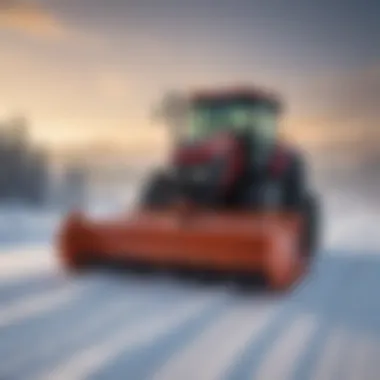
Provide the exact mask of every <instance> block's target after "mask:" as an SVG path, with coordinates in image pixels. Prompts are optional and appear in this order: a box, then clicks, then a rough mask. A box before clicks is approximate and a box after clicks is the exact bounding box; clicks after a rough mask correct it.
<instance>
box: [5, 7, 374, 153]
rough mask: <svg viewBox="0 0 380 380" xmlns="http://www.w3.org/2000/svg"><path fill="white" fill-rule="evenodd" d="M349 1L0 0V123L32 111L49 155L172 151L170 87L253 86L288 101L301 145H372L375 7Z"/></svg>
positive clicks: (287, 124) (35, 133)
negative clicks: (160, 109)
mask: <svg viewBox="0 0 380 380" xmlns="http://www.w3.org/2000/svg"><path fill="white" fill-rule="evenodd" d="M342 4H343V3H342V2H341V1H340V0H334V1H327V0H323V1H320V2H318V4H304V3H302V4H301V3H300V2H299V1H298V0H290V1H289V2H288V4H287V5H286V6H284V5H283V4H282V3H280V2H278V1H277V0H270V1H268V2H266V3H265V4H263V3H261V2H259V1H258V0H255V1H252V3H251V4H247V3H246V2H245V1H244V0H237V1H236V2H235V3H234V4H232V3H230V2H227V1H225V0H221V1H220V2H218V6H215V5H213V3H212V2H211V1H209V0H206V1H203V2H201V1H198V0H196V1H194V2H193V3H192V4H191V5H189V4H188V3H186V2H183V1H179V2H177V3H175V4H174V3H173V2H170V1H168V0H155V1H148V0H145V1H143V2H141V3H140V2H139V3H138V4H132V3H129V2H124V1H122V0H109V1H107V2H104V1H101V0H96V1H93V0H91V2H90V0H76V1H73V0H67V1H65V2H60V1H58V0H39V1H38V0H35V1H28V0H7V1H4V0H3V1H0V47H1V48H0V83H1V86H0V99H1V106H0V116H3V115H11V114H14V113H17V114H23V115H26V117H27V118H28V120H30V121H31V134H32V137H33V139H34V140H35V141H37V142H39V143H41V144H43V145H44V146H47V147H48V148H49V149H50V150H53V151H54V150H56V151H60V150H64V149H65V148H67V149H68V148H69V147H73V146H77V147H80V146H83V147H84V146H86V145H87V146H89V145H93V146H96V145H101V143H102V142H104V144H105V145H110V146H112V145H114V149H115V150H119V151H122V150H123V149H124V147H125V149H127V150H128V149H129V150H132V149H133V148H136V147H137V148H139V147H140V148H139V149H140V150H141V152H146V151H148V152H149V150H151V151H155V150H160V149H165V148H166V147H167V141H166V136H165V134H166V132H165V131H164V130H163V128H160V127H159V126H157V125H155V124H156V123H155V122H153V121H152V120H151V119H150V113H151V112H150V111H151V109H152V107H154V106H155V104H156V103H157V101H158V100H159V99H160V97H161V96H162V95H163V94H164V93H165V92H167V91H170V90H172V89H174V90H178V91H184V92H187V91H189V90H190V89H193V88H210V87H216V88H217V87H218V86H224V85H226V84H231V85H234V84H244V83H252V84H254V85H257V86H259V87H264V88H268V89H270V90H273V91H274V92H275V93H278V94H279V96H280V97H281V98H282V99H283V100H284V103H285V106H286V109H285V114H284V118H283V130H284V132H285V134H286V135H287V136H289V137H290V138H291V139H292V140H294V141H296V142H297V143H300V144H302V145H303V146H305V147H306V149H314V147H323V145H329V144H332V145H339V144H341V145H342V149H354V148H355V146H356V141H357V140H362V141H364V142H367V143H368V149H371V150H373V149H374V148H373V142H374V141H380V131H379V129H378V127H377V126H378V124H379V121H380V110H379V108H378V105H377V103H378V99H379V98H380V47H379V46H377V45H376V41H377V40H378V37H380V26H379V24H378V22H377V20H378V17H377V15H380V6H379V5H378V4H374V3H373V4H372V3H365V4H364V3H361V2H360V3H359V0H350V1H346V2H344V5H343V6H344V12H343V8H342ZM358 9H360V12H358V11H357V10H358ZM194 25H196V26H197V27H196V28H194ZM320 25H323V26H324V28H322V29H323V30H322V29H321V28H320V27H319V26H320ZM119 146H120V148H118V147H119ZM70 149H71V148H70ZM137 150H138V149H137ZM142 154H144V153H142Z"/></svg>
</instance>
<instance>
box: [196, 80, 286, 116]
mask: <svg viewBox="0 0 380 380" xmlns="http://www.w3.org/2000/svg"><path fill="white" fill-rule="evenodd" d="M190 102H191V103H193V104H202V103H204V104H213V103H218V104H219V103H230V102H239V103H240V102H242V103H247V104H254V103H264V104H267V105H269V106H270V107H273V108H275V109H276V110H277V111H280V109H281V108H282V104H281V101H280V99H279V98H278V97H277V96H276V95H275V94H274V93H271V92H269V91H266V90H264V89H260V88H257V87H253V86H250V87H226V88H222V89H210V90H198V91H194V92H193V93H192V95H190Z"/></svg>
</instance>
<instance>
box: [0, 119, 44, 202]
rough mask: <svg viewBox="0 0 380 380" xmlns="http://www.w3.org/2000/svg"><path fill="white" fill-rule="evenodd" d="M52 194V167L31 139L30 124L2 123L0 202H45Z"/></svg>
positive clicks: (15, 121) (22, 120) (23, 121)
mask: <svg viewBox="0 0 380 380" xmlns="http://www.w3.org/2000/svg"><path fill="white" fill-rule="evenodd" d="M48 191H49V163H48V157H47V154H46V153H45V152H44V150H43V149H42V148H39V147H36V146H34V145H33V144H32V143H31V142H30V140H29V138H28V125H27V121H26V120H25V119H23V118H14V119H11V120H6V121H2V122H0V202H4V201H22V202H27V203H33V204H39V203H43V202H45V200H46V198H47V194H48Z"/></svg>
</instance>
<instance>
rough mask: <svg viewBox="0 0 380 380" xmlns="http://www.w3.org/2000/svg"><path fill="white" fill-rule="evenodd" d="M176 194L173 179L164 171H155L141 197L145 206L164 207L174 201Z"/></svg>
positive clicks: (142, 204)
mask: <svg viewBox="0 0 380 380" xmlns="http://www.w3.org/2000/svg"><path fill="white" fill-rule="evenodd" d="M175 195H176V189H175V184H174V182H173V180H172V179H171V178H170V177H169V176H168V175H167V174H166V173H163V172H157V173H155V174H154V175H153V176H152V177H151V178H150V180H148V183H147V185H146V187H145V191H144V192H143V196H142V199H141V206H142V207H143V208H163V207H167V206H169V204H171V203H172V202H173V199H174V198H175Z"/></svg>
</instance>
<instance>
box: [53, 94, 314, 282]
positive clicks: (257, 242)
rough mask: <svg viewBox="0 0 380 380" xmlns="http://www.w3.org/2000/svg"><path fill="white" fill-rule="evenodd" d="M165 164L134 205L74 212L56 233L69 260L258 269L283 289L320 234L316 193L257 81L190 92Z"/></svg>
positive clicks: (277, 108)
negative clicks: (126, 210)
mask: <svg viewBox="0 0 380 380" xmlns="http://www.w3.org/2000/svg"><path fill="white" fill-rule="evenodd" d="M189 103H190V109H189V112H188V123H187V124H188V127H187V128H186V130H185V131H184V133H183V135H182V136H181V139H180V141H179V142H178V144H177V146H176V147H175V150H174V153H173V157H172V159H171V164H170V165H169V167H168V168H167V169H165V170H162V171H160V172H157V173H156V174H155V175H153V176H152V177H151V178H150V180H149V181H148V183H147V184H146V188H145V191H144V192H143V194H142V196H141V199H140V204H139V207H138V208H137V210H135V211H134V212H132V213H131V214H130V215H129V216H127V217H125V218H124V219H117V220H112V221H103V222H99V221H97V222H95V221H90V220H88V219H86V218H85V217H84V216H81V215H78V214H74V215H72V216H71V217H69V218H68V220H67V221H66V222H65V224H64V226H63V229H62V231H61V234H60V254H61V257H62V259H63V262H64V264H65V265H66V266H67V267H68V268H69V269H79V268H82V267H84V266H87V265H89V264H91V263H94V262H99V261H102V260H113V261H116V262H117V261H122V262H125V263H130V264H136V263H137V264H139V263H140V264H149V265H151V266H153V267H164V268H168V267H173V268H179V269H181V268H183V269H186V270H189V269H190V270H206V271H216V272H228V273H233V274H239V275H240V274H241V275H249V276H251V275H252V276H253V275H255V274H258V273H259V274H262V275H264V277H265V278H266V279H267V280H268V283H269V285H270V286H271V287H273V288H277V289H279V288H280V289H286V288H288V287H289V286H291V285H292V284H293V283H294V282H295V281H296V280H298V279H299V278H300V277H301V276H302V274H303V273H305V270H306V269H307V268H308V267H309V265H310V263H311V260H312V259H313V257H314V254H315V252H316V250H317V243H318V241H317V240H318V233H317V232H318V230H319V229H318V211H319V207H318V200H317V198H316V196H315V195H314V194H313V192H312V191H311V190H310V189H309V186H308V182H307V178H306V169H305V162H304V160H303V158H302V156H301V155H300V154H299V153H298V152H296V150H294V149H293V148H292V147H290V146H288V145H286V144H285V143H284V142H282V141H279V139H278V120H279V115H280V112H281V104H280V102H279V101H278V99H276V98H275V97H273V96H272V95H268V94H266V93H263V92H259V91H257V90H255V89H239V90H232V89H229V90H226V91H214V92H202V93H197V94H195V95H193V96H191V97H190V102H189Z"/></svg>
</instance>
